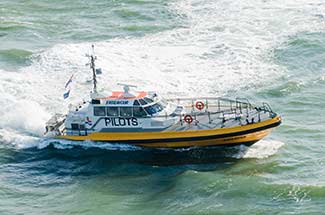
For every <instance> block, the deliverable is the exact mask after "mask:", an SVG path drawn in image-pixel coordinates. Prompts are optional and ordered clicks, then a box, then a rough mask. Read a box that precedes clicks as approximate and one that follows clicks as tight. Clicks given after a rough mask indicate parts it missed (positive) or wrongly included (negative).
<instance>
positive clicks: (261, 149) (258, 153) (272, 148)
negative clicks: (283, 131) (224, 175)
mask: <svg viewBox="0 0 325 215" xmlns="http://www.w3.org/2000/svg"><path fill="white" fill-rule="evenodd" d="M283 145H284V143H283V142H280V141H276V140H260V141H258V142H257V143H255V144H254V145H253V146H250V147H247V146H244V145H241V146H238V147H239V148H240V151H239V152H238V153H237V154H235V155H233V156H232V157H234V158H237V159H241V158H257V159H264V158H268V157H270V156H272V155H274V154H276V153H277V152H278V151H279V149H280V148H281V147H282V146H283Z"/></svg>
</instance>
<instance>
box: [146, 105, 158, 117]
mask: <svg viewBox="0 0 325 215" xmlns="http://www.w3.org/2000/svg"><path fill="white" fill-rule="evenodd" d="M144 109H145V110H146V111H147V113H148V114H150V115H152V114H155V113H156V111H155V109H154V108H152V106H148V107H145V108H144Z"/></svg>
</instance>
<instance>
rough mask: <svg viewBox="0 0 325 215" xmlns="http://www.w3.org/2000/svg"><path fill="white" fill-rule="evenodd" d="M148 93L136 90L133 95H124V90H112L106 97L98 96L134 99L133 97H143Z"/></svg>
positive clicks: (114, 98) (110, 98)
mask: <svg viewBox="0 0 325 215" xmlns="http://www.w3.org/2000/svg"><path fill="white" fill-rule="evenodd" d="M147 95H148V93H147V92H144V91H141V92H136V93H135V95H133V94H129V95H126V94H125V92H123V91H114V92H112V95H110V96H108V97H103V98H99V99H100V100H120V99H123V100H135V99H141V98H144V97H146V96H147Z"/></svg>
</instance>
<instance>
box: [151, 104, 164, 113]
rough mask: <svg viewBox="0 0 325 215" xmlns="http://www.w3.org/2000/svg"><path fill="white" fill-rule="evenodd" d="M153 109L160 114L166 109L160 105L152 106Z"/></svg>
mask: <svg viewBox="0 0 325 215" xmlns="http://www.w3.org/2000/svg"><path fill="white" fill-rule="evenodd" d="M152 108H153V109H155V111H156V112H160V111H162V110H163V109H164V107H163V106H162V105H161V104H159V103H156V104H154V105H152Z"/></svg>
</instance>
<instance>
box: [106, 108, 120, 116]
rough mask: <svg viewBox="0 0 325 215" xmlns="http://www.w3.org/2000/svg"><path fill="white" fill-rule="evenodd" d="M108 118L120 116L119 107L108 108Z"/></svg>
mask: <svg viewBox="0 0 325 215" xmlns="http://www.w3.org/2000/svg"><path fill="white" fill-rule="evenodd" d="M107 116H118V107H108V108H107Z"/></svg>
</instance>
